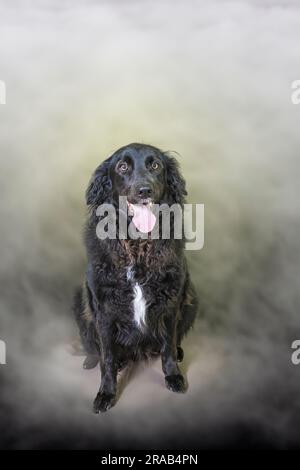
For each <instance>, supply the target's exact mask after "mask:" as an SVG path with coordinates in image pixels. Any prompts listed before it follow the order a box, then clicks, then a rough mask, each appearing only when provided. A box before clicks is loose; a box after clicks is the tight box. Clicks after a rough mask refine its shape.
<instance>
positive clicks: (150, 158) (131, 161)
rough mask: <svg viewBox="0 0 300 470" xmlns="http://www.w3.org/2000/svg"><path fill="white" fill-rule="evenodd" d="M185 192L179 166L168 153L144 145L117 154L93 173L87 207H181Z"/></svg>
mask: <svg viewBox="0 0 300 470" xmlns="http://www.w3.org/2000/svg"><path fill="white" fill-rule="evenodd" d="M186 194H187V192H186V189H185V181H184V179H183V178H182V176H181V174H180V171H179V167H178V163H177V161H176V160H175V158H174V157H171V156H170V155H168V153H165V152H162V151H160V150H159V149H158V148H156V147H153V146H151V145H144V144H130V145H126V146H125V147H122V148H120V149H119V150H117V151H116V152H115V153H114V154H113V155H112V156H111V157H110V158H108V159H107V160H105V161H104V162H103V163H102V164H101V165H100V166H99V167H98V168H97V169H96V171H95V173H94V175H93V177H92V179H91V181H90V184H89V186H88V189H87V192H86V201H87V204H88V205H89V206H92V207H96V206H98V205H100V204H103V203H105V202H109V203H114V202H116V203H117V202H118V197H119V196H126V197H127V201H128V202H129V204H143V205H145V206H151V204H161V203H167V204H169V205H172V204H174V203H177V204H181V205H182V204H183V203H184V198H185V196H186Z"/></svg>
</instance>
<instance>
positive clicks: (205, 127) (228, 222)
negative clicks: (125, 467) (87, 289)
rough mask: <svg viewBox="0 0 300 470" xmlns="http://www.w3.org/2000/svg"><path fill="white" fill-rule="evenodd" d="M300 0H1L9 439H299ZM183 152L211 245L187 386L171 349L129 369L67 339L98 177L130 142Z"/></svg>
mask: <svg viewBox="0 0 300 470" xmlns="http://www.w3.org/2000/svg"><path fill="white" fill-rule="evenodd" d="M299 44H300V9H299V3H298V2H296V1H288V0H287V1H281V0H278V1H277V0H274V1H273V0H272V1H271V0H270V1H262V2H259V1H246V0H245V1H225V0H224V1H208V0H206V1H200V0H199V1H198V0H191V1H189V2H180V1H179V0H172V1H171V0H162V1H159V2H156V1H151V2H150V1H147V0H142V1H134V0H125V1H114V2H109V1H99V2H96V1H83V0H74V1H72V2H71V1H64V2H59V1H57V0H52V1H47V0H45V1H42V0H41V1H39V2H34V1H26V0H24V1H11V2H4V1H1V3H0V79H1V80H3V81H5V83H6V93H7V96H6V101H7V103H6V105H1V106H0V155H1V170H0V191H1V193H0V194H1V198H0V214H1V244H0V249H1V262H0V275H1V283H0V289H1V305H0V315H1V328H0V339H1V340H4V341H5V342H6V346H7V364H6V365H1V366H0V378H1V390H0V395H1V411H0V421H1V424H0V427H1V429H2V432H1V438H0V442H1V444H0V446H1V447H2V448H15V449H29V448H36V449H37V448H39V449H45V448H68V449H72V448H82V449H85V448H94V449H105V448H106V449H116V448H123V449H124V448H133V449H138V448H141V449H151V448H153V449H164V448H169V449H171V448H178V449H182V448H196V449H200V448H227V447H230V448H235V447H247V448H249V447H250V448H255V447H259V448H265V447H268V448H282V449H284V448H295V447H299V439H300V438H299V435H300V434H299V432H300V365H299V366H296V365H293V364H292V362H291V354H292V352H293V351H292V349H291V344H292V342H293V341H294V340H295V339H300V318H299V307H300V282H299V280H300V276H299V261H300V250H299V248H300V247H299V238H300V237H299V232H300V224H299V207H300V205H299V202H300V198H299V176H300V164H299V152H300V132H299V126H300V121H299V119H300V105H299V106H297V105H293V104H292V102H291V83H292V81H293V80H296V79H299V78H300V77H299V75H300V54H299V52H300V51H299V47H300V46H299ZM134 141H138V142H143V143H150V144H153V145H155V146H158V147H160V148H162V149H163V150H172V151H176V152H178V154H179V155H178V160H179V162H180V165H181V168H182V171H183V174H184V176H185V178H186V180H187V185H188V189H189V202H190V203H201V204H202V203H203V204H204V205H205V245H204V248H203V249H202V250H201V251H192V252H187V256H188V260H189V264H190V269H191V273H192V278H193V280H194V283H195V285H196V288H197V292H198V294H199V299H200V312H199V318H198V321H197V324H196V326H195V328H194V330H193V332H192V333H191V334H190V335H189V336H188V337H187V338H186V340H185V342H184V349H185V360H184V363H183V369H184V371H185V373H186V374H187V379H188V382H189V390H188V392H187V393H186V394H185V395H183V396H178V395H176V394H172V393H170V392H169V391H168V390H167V389H165V387H164V379H163V375H162V372H161V367H160V361H156V362H153V363H149V364H140V365H139V366H138V367H136V368H133V369H132V368H130V369H129V370H127V371H126V372H125V374H124V375H123V376H122V377H120V395H121V396H120V399H119V402H118V403H117V405H116V407H115V408H113V409H112V410H110V411H109V412H108V413H106V414H104V415H100V416H96V415H94V414H93V413H92V401H93V398H94V396H95V394H96V392H97V388H98V385H99V380H100V377H99V371H98V369H94V370H91V371H84V370H83V369H82V361H83V357H81V356H74V355H72V354H71V352H70V349H71V348H70V343H71V342H72V340H73V339H74V338H75V337H76V334H77V332H76V328H75V324H74V321H73V318H72V313H71V303H72V296H73V291H74V288H75V287H76V286H77V285H78V284H80V283H81V282H82V279H83V275H84V271H85V262H86V258H85V251H84V246H83V242H82V232H83V224H84V220H85V216H86V207H85V202H84V192H85V189H86V186H87V183H88V180H89V178H90V175H91V173H92V171H93V170H94V169H95V167H96V166H97V165H98V164H99V163H100V162H101V161H102V160H103V159H105V158H106V157H108V156H109V155H110V154H112V153H113V152H114V151H115V150H116V149H117V148H119V147H120V146H122V145H124V144H127V143H130V142H134Z"/></svg>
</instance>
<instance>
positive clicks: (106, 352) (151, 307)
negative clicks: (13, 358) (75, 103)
mask: <svg viewBox="0 0 300 470" xmlns="http://www.w3.org/2000/svg"><path fill="white" fill-rule="evenodd" d="M186 194H187V193H186V190H185V182H184V180H183V178H182V176H181V175H180V172H179V169H178V164H177V161H176V160H175V159H174V158H173V157H171V156H170V155H168V154H167V153H164V152H161V151H160V150H159V149H157V148H155V147H152V146H150V145H143V144H130V145H127V146H125V147H122V148H121V149H119V150H118V151H117V152H115V153H114V154H113V155H112V156H111V157H110V158H108V159H107V160H105V161H104V162H103V163H102V164H101V165H100V166H99V167H98V168H97V169H96V171H95V173H94V175H93V177H92V180H91V182H90V184H89V187H88V189H87V192H86V200H87V204H88V206H89V208H90V213H89V219H88V221H87V225H86V231H85V242H86V248H87V256H88V268H87V276H86V281H85V283H84V286H83V287H82V288H81V289H80V290H79V291H78V292H77V293H76V296H75V303H74V311H75V316H76V320H77V323H78V326H79V331H80V336H81V339H82V342H83V346H84V349H85V351H86V353H87V358H86V360H85V362H84V367H85V368H92V367H95V366H96V365H97V364H98V362H99V361H100V369H101V386H100V390H99V392H98V394H97V396H96V399H95V401H94V411H95V412H96V413H98V412H99V411H106V410H108V409H109V408H111V407H112V406H113V405H114V403H115V401H116V388H117V373H118V371H119V370H120V369H122V368H123V367H124V366H125V365H126V364H127V363H128V361H132V360H139V359H142V358H145V357H151V356H155V355H161V359H162V369H163V372H164V375H165V382H166V386H167V387H168V388H169V389H170V390H172V391H174V392H184V391H185V389H186V384H185V381H184V378H183V376H182V374H181V372H180V369H179V367H178V362H180V361H181V360H182V358H183V351H182V349H181V347H180V344H181V341H182V338H183V336H184V335H185V334H186V333H187V331H188V330H189V329H190V327H191V326H192V324H193V322H194V319H195V315H196V310H197V299H196V295H195V292H194V289H193V286H192V284H191V281H190V277H189V273H188V269H187V265H186V260H185V256H184V240H182V239H175V238H174V233H173V234H172V232H171V239H163V238H162V237H159V238H158V239H151V235H149V234H148V235H147V238H139V239H133V238H131V237H128V238H127V239H121V237H118V235H117V236H116V238H115V239H109V238H106V239H101V240H100V239H99V238H98V236H97V234H96V226H97V224H98V222H99V217H98V216H97V214H96V209H97V207H98V206H99V205H100V204H103V203H110V204H112V205H113V206H114V207H116V223H117V225H118V224H119V222H120V218H121V217H126V223H127V225H129V224H130V223H131V222H132V221H134V222H135V224H136V226H137V228H138V230H141V232H150V231H151V229H152V225H153V224H152V222H151V217H153V216H152V215H151V205H152V203H156V204H162V203H166V204H168V205H169V206H171V205H173V204H175V203H177V204H179V205H180V206H181V207H182V206H183V204H184V200H185V196H186ZM119 196H126V198H127V201H128V208H129V211H130V215H128V214H127V213H126V215H125V216H124V214H123V213H122V211H120V210H119V209H118V198H119ZM145 215H146V216H148V219H147V217H146V219H147V220H148V222H149V220H150V222H149V223H150V226H151V227H150V226H149V227H148V229H147V228H145V224H144V225H143V221H144V222H145V220H146V219H145V217H144V216H145ZM145 223H146V225H147V221H146V222H145ZM172 223H174V218H172V217H171V225H172ZM143 227H144V228H143Z"/></svg>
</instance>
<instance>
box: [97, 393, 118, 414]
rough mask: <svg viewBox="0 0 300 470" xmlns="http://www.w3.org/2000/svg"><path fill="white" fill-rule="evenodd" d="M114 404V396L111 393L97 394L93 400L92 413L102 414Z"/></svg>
mask: <svg viewBox="0 0 300 470" xmlns="http://www.w3.org/2000/svg"><path fill="white" fill-rule="evenodd" d="M115 403H116V395H113V394H112V393H104V392H99V393H98V394H97V396H96V398H95V400H94V405H93V409H94V413H99V412H101V413H104V411H107V410H109V409H110V408H111V407H112V406H114V404H115Z"/></svg>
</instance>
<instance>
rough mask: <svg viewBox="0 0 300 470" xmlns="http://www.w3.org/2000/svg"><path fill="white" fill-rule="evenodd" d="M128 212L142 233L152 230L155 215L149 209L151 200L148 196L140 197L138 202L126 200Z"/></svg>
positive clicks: (151, 204) (151, 203)
mask: <svg viewBox="0 0 300 470" xmlns="http://www.w3.org/2000/svg"><path fill="white" fill-rule="evenodd" d="M127 206H128V214H129V215H130V216H132V222H133V223H134V225H135V226H136V228H137V229H138V230H139V231H140V232H142V233H149V232H151V231H152V230H153V228H154V225H155V222H156V217H155V215H154V214H153V212H152V211H151V208H152V206H153V201H152V199H150V198H147V199H141V200H140V202H139V203H136V204H133V203H131V202H129V201H128V200H127Z"/></svg>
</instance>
